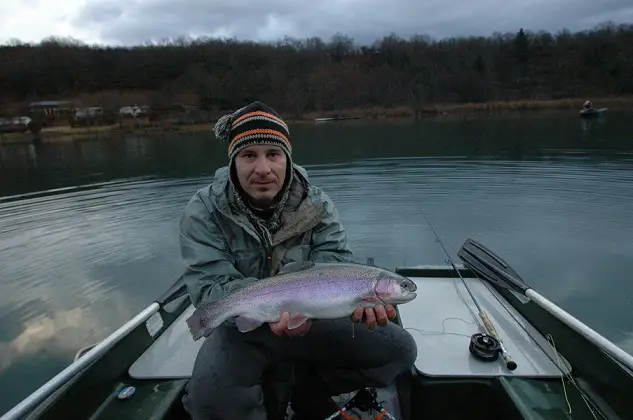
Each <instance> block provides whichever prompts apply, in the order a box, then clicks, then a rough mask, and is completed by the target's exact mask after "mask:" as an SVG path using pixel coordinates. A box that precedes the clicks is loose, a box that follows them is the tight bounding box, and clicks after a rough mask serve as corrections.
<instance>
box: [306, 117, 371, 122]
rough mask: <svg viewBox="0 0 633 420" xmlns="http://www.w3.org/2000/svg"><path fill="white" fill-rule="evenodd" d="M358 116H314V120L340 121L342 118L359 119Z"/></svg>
mask: <svg viewBox="0 0 633 420" xmlns="http://www.w3.org/2000/svg"><path fill="white" fill-rule="evenodd" d="M359 119H360V117H322V118H315V119H314V122H329V121H342V120H359Z"/></svg>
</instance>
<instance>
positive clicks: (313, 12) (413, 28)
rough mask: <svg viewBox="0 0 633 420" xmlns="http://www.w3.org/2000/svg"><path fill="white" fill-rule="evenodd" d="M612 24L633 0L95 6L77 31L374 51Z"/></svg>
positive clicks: (152, 0) (129, 39) (145, 0)
mask: <svg viewBox="0 0 633 420" xmlns="http://www.w3.org/2000/svg"><path fill="white" fill-rule="evenodd" d="M607 20H612V21H615V22H628V21H631V20H633V5H632V4H631V2H630V0H602V1H600V2H597V1H595V0H479V1H477V2H473V1H471V0H427V1H424V2H421V1H420V0H391V1H390V2H385V1H378V0H364V1H360V0H321V1H319V2H317V1H311V2H297V1H290V0H271V1H268V2H253V1H251V0H216V1H212V2H209V1H206V0H185V1H180V2H174V1H172V0H136V1H127V2H122V1H121V0H117V1H112V0H111V1H110V3H104V2H103V0H89V2H88V4H87V5H86V7H85V8H84V9H83V10H82V11H81V13H80V14H79V16H78V17H77V18H76V19H75V21H74V22H73V25H74V26H76V27H79V28H81V27H82V26H89V27H91V28H92V29H93V30H97V31H98V32H99V33H98V37H99V38H101V39H103V40H104V41H105V42H107V43H123V44H138V43H142V42H144V41H146V40H150V39H152V40H158V39H162V38H172V37H178V36H191V37H197V36H201V35H206V36H235V37H236V38H238V39H252V40H276V39H280V38H283V37H284V36H291V37H295V38H306V37H311V36H319V37H322V38H324V39H329V38H330V37H331V36H332V35H333V34H334V33H336V32H340V33H344V34H346V35H349V36H351V37H353V38H354V39H355V40H356V41H357V42H361V43H367V42H372V41H374V40H376V39H378V38H380V37H382V36H384V35H388V34H389V33H391V32H393V33H396V34H397V35H400V36H403V37H408V36H410V35H413V34H426V35H430V36H432V37H435V38H444V37H447V36H463V35H484V36H487V35H490V34H492V33H493V32H495V31H499V32H508V31H510V32H515V31H516V30H518V28H520V27H523V28H525V29H529V30H532V31H539V30H545V31H549V32H557V31H559V30H562V29H564V28H567V29H569V30H571V31H577V30H583V29H589V28H592V27H594V26H595V25H597V24H599V23H601V22H604V21H607Z"/></svg>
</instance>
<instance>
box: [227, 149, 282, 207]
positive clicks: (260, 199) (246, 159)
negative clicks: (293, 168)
mask: <svg viewBox="0 0 633 420" xmlns="http://www.w3.org/2000/svg"><path fill="white" fill-rule="evenodd" d="M286 161H287V160H286V154H285V153H284V151H283V150H282V149H281V147H279V146H271V145H254V146H250V147H247V148H245V149H242V150H240V152H239V153H238V154H237V156H235V170H236V173H237V179H238V180H239V183H240V186H241V187H242V189H243V190H244V192H245V193H246V194H248V196H249V197H250V201H251V203H252V204H254V205H255V206H257V207H262V208H265V207H269V206H270V205H271V204H272V202H273V199H274V198H275V196H276V195H277V193H279V191H280V190H281V188H282V187H283V185H284V180H285V179H286Z"/></svg>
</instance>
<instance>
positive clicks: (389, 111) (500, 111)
mask: <svg viewBox="0 0 633 420" xmlns="http://www.w3.org/2000/svg"><path fill="white" fill-rule="evenodd" d="M583 102H584V99H579V98H576V99H558V100H547V101H540V100H534V101H496V102H481V103H461V104H429V105H420V106H419V107H417V108H415V107H410V106H398V107H393V108H384V107H366V108H351V109H343V110H338V111H324V112H316V111H311V112H306V113H304V114H302V115H301V116H299V117H297V116H293V115H292V113H291V112H284V111H281V113H282V115H284V117H285V119H286V120H287V121H288V122H291V123H313V122H314V119H315V118H320V117H336V116H345V117H356V118H360V119H368V120H383V119H384V120H390V119H413V118H437V117H445V116H454V117H470V116H472V117H476V116H503V115H514V114H525V113H529V114H532V113H563V114H567V115H578V111H579V110H580V109H581V107H582V104H583ZM593 105H594V107H596V108H609V110H612V111H624V110H633V97H615V98H598V99H593ZM221 114H222V113H218V116H219V115H221ZM213 123H214V121H209V122H205V123H195V124H188V125H174V124H171V123H170V122H168V121H157V122H152V123H150V122H149V121H142V120H141V121H139V124H138V125H137V126H132V125H130V124H114V125H109V126H99V127H75V128H71V127H69V126H68V127H51V128H45V129H43V130H42V131H41V133H40V134H39V138H40V140H41V141H42V142H43V143H46V142H60V141H74V140H79V139H88V138H99V137H106V136H112V135H126V134H137V135H151V134H165V133H170V132H204V131H211V130H212V128H213ZM210 134H211V133H210ZM34 137H35V136H34V135H33V134H31V133H30V132H27V133H24V134H22V133H9V134H1V135H0V142H1V143H2V144H10V143H30V142H32V141H33V139H34Z"/></svg>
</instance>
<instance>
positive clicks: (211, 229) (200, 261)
mask: <svg viewBox="0 0 633 420" xmlns="http://www.w3.org/2000/svg"><path fill="white" fill-rule="evenodd" d="M215 134H216V137H218V138H219V139H221V140H224V141H226V142H227V143H228V157H229V164H228V165H227V166H226V167H223V168H221V169H218V170H217V171H216V173H215V177H214V180H213V182H212V184H210V185H209V186H207V187H204V188H202V189H200V190H199V191H197V192H196V193H195V194H194V196H193V197H192V198H191V200H190V201H189V203H188V204H187V205H186V208H185V210H184V214H183V216H182V220H181V222H180V229H181V231H180V240H181V250H182V256H183V260H184V262H185V266H186V270H185V282H186V284H187V287H188V290H189V294H190V296H191V300H192V302H193V304H194V305H195V306H198V305H200V304H201V303H204V302H210V301H214V300H217V299H220V298H222V297H224V296H226V295H227V294H229V293H231V292H233V291H235V290H237V289H239V288H241V287H244V286H245V285H247V284H250V283H252V282H255V281H258V280H259V279H261V278H264V277H268V276H271V275H275V274H276V273H278V272H279V269H280V268H281V267H283V266H284V265H286V264H288V263H290V262H303V261H308V260H309V261H313V262H351V261H353V254H352V251H351V250H350V248H349V244H348V242H347V236H346V232H345V230H344V228H343V226H342V224H341V222H340V221H339V217H338V212H337V210H336V207H335V206H334V204H333V202H332V200H331V199H330V198H329V197H328V195H327V194H326V193H325V192H323V191H322V190H321V189H320V188H318V187H316V186H314V185H311V184H310V182H309V181H308V178H307V173H306V171H305V169H303V168H302V167H300V166H298V165H295V164H294V163H293V162H292V147H291V143H290V133H289V130H288V127H287V125H286V123H285V122H284V121H283V119H282V118H281V117H280V116H279V115H278V114H277V113H276V112H275V111H274V110H273V109H271V108H270V107H268V106H266V105H265V104H262V103H260V102H254V103H252V104H250V105H248V106H246V107H244V108H242V109H240V110H238V111H236V112H235V113H233V114H229V115H225V116H224V117H222V118H220V119H219V120H218V122H217V123H216V126H215ZM363 315H364V318H365V319H366V321H365V325H366V326H367V327H368V328H356V330H355V331H353V328H354V327H353V324H352V322H356V323H358V322H360V321H361V319H362V318H363ZM350 316H351V320H349V319H344V320H334V321H332V320H314V321H311V322H306V323H305V324H304V325H302V326H301V327H299V328H296V329H293V330H290V329H288V328H287V326H288V320H289V314H288V313H284V314H282V316H281V319H280V321H279V322H276V323H269V324H267V325H263V326H261V327H259V328H257V329H256V330H254V331H250V332H248V333H240V332H239V331H238V330H237V328H236V327H235V326H234V325H233V324H232V323H230V322H227V323H225V324H224V325H222V326H221V327H219V328H217V329H216V330H215V331H214V332H213V333H212V334H211V335H210V336H209V337H208V338H207V339H206V340H205V341H204V343H203V344H202V346H201V348H200V351H199V353H198V356H197V358H196V361H195V365H194V368H193V373H192V377H191V380H190V382H189V384H188V386H187V394H186V395H185V397H184V398H183V404H184V406H185V408H186V410H187V411H188V412H189V414H190V415H191V417H192V418H193V420H202V419H240V420H247V419H249V420H250V419H253V420H255V419H264V418H266V412H265V408H264V406H263V404H262V399H263V391H262V386H261V383H262V377H263V375H264V374H265V373H266V372H267V371H269V368H271V367H273V366H277V365H279V364H280V363H282V362H296V363H298V364H301V365H308V366H311V367H316V368H314V369H312V370H311V371H310V372H311V373H312V375H311V376H310V377H309V378H308V379H306V380H305V381H304V382H303V383H301V381H299V383H298V384H297V387H296V389H295V392H294V393H293V396H295V397H293V401H292V407H293V409H294V410H295V411H296V412H297V413H299V414H301V415H302V416H303V417H302V418H320V419H323V418H325V417H326V416H328V415H330V414H332V413H333V412H334V411H335V410H336V405H334V402H333V400H331V398H330V397H331V396H333V395H337V394H340V393H344V392H352V391H354V390H357V389H359V388H362V387H365V386H386V385H387V384H388V383H390V382H391V381H392V380H393V379H394V378H395V377H396V376H397V375H398V374H400V373H401V372H404V371H406V370H408V369H410V368H411V366H412V364H413V362H414V361H415V358H416V355H417V351H416V348H415V343H414V341H413V339H412V337H411V336H410V335H409V334H408V333H407V332H406V331H404V330H403V329H402V328H400V327H398V326H397V325H395V324H393V323H390V322H388V318H393V317H394V316H395V310H394V308H393V307H391V306H387V307H377V308H375V310H374V309H365V310H363V309H362V308H359V309H357V310H356V311H354V313H353V314H350ZM377 325H380V328H377V329H374V328H375V327H376V326H377ZM306 396H308V398H306ZM302 398H303V399H302ZM310 402H313V403H314V404H313V405H312V406H309V405H310V404H309V403H310ZM315 406H316V407H319V408H320V410H321V411H320V412H319V411H318V410H316V411H315ZM311 415H313V416H314V417H310V416H311Z"/></svg>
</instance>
